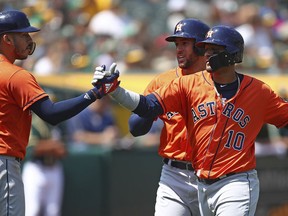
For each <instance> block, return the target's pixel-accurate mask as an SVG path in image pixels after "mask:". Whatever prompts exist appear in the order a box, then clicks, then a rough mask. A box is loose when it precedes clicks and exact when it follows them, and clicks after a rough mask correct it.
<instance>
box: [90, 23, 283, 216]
mask: <svg viewBox="0 0 288 216" xmlns="http://www.w3.org/2000/svg"><path fill="white" fill-rule="evenodd" d="M196 47H203V48H204V49H205V54H204V55H205V57H206V61H207V62H206V70H205V71H200V72H198V73H195V74H192V75H187V76H182V77H179V78H177V79H175V80H173V81H172V82H171V83H170V84H168V85H167V86H164V87H161V88H159V89H157V90H156V91H155V92H153V93H151V94H149V95H147V96H143V95H139V94H137V93H135V92H132V91H129V90H126V89H123V88H121V87H118V88H116V90H115V91H113V92H112V93H111V94H110V95H111V97H113V98H114V99H115V100H116V101H118V103H120V104H122V106H124V107H126V108H127V109H128V110H131V111H133V112H134V113H136V114H138V115H140V116H143V117H147V116H150V117H151V118H155V117H157V116H158V115H162V114H163V113H166V112H167V111H168V110H169V111H175V112H179V113H180V114H181V116H182V117H183V119H184V120H185V124H186V127H187V132H188V140H189V142H190V144H191V145H192V157H191V158H192V165H193V167H194V169H195V172H196V175H197V179H198V180H197V182H198V198H199V205H200V212H201V215H203V216H212V215H218V216H230V215H234V216H243V215H245V216H252V215H254V214H255V212H256V206H257V202H258V198H259V180H258V176H257V171H256V159H255V139H256V137H257V134H258V133H259V131H260V129H261V128H262V126H263V124H265V123H269V124H273V125H275V126H276V127H278V128H282V127H287V124H288V103H287V102H286V101H284V100H283V99H282V98H281V97H279V96H278V95H277V94H276V93H275V92H274V91H273V90H272V89H271V88H270V87H269V86H268V85H267V84H265V83H263V82H262V81H260V80H258V79H256V78H253V77H251V76H248V75H245V74H241V73H239V72H237V71H236V68H235V65H236V64H237V63H241V62H242V58H243V50H244V41H243V38H242V36H241V34H240V33H239V32H237V31H236V30H235V29H234V28H231V27H228V26H222V25H219V26H214V27H213V28H211V29H210V30H209V32H208V33H207V35H206V39H205V40H204V41H202V42H198V43H196ZM104 75H105V71H103V70H102V71H101V70H99V71H95V73H94V76H97V77H98V78H99V79H100V78H101V76H104ZM99 79H98V80H99ZM98 82H100V81H98ZM174 136H177V134H174Z"/></svg>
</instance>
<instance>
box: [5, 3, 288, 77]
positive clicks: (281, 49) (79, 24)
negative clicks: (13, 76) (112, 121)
mask: <svg viewBox="0 0 288 216" xmlns="http://www.w3.org/2000/svg"><path fill="white" fill-rule="evenodd" d="M7 8H16V9H21V10H23V11H24V12H25V13H27V14H28V16H29V19H30V20H31V24H32V25H34V26H38V27H40V28H41V31H40V33H37V34H35V35H34V38H35V40H36V41H37V49H36V52H35V54H34V55H33V56H31V57H30V58H29V59H28V60H27V61H25V62H23V63H22V62H21V63H22V64H25V65H24V67H25V68H27V69H29V70H31V71H33V72H35V73H36V74H39V75H47V74H55V73H65V72H73V71H81V72H91V71H93V69H94V68H95V66H96V65H102V64H108V65H109V64H110V63H111V62H113V61H117V62H118V67H119V69H120V70H121V72H122V73H132V72H133V73H135V72H162V71H163V70H166V69H168V68H171V67H172V66H174V65H176V62H175V55H174V48H173V46H172V45H169V44H168V43H167V42H165V40H164V38H165V37H166V36H167V35H168V34H170V33H171V32H173V29H174V26H175V24H176V23H177V22H178V21H179V20H181V19H183V18H185V17H193V18H199V19H201V20H202V21H204V22H206V23H207V24H209V25H210V26H213V25H215V24H227V25H232V26H234V27H236V28H237V29H238V30H239V31H240V33H241V34H242V35H243V37H244V40H245V44H246V48H245V59H244V62H243V64H241V67H242V69H243V70H247V72H249V73H259V72H260V73H268V74H282V73H285V71H286V70H287V69H288V49H287V48H288V2H287V1H285V0H254V1H252V0H249V1H248V0H237V1H236V0H145V1H143V0H133V1H132V0H78V1H74V0H23V1H19V0H11V1H6V2H5V3H3V2H2V1H0V9H1V10H4V9H7Z"/></svg>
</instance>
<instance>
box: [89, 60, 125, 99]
mask: <svg viewBox="0 0 288 216" xmlns="http://www.w3.org/2000/svg"><path fill="white" fill-rule="evenodd" d="M116 66H117V64H116V63H113V64H112V65H111V66H110V69H109V71H105V65H103V66H101V67H96V68H95V72H94V77H93V80H92V82H91V83H92V84H93V85H94V87H95V88H94V89H93V92H94V94H95V95H96V98H97V99H100V98H102V97H103V96H105V95H107V94H109V93H110V92H113V91H114V90H115V89H116V88H117V87H118V86H119V84H120V81H118V77H119V71H118V70H116ZM95 81H96V82H95Z"/></svg>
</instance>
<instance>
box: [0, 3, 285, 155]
mask: <svg viewBox="0 0 288 216" xmlns="http://www.w3.org/2000/svg"><path fill="white" fill-rule="evenodd" d="M11 8H15V9H21V10H22V11H24V12H25V13H26V14H28V16H29V20H30V22H31V25H33V26H37V27H39V28H41V31H40V32H38V33H36V34H32V37H33V39H34V40H35V41H36V43H37V49H36V51H35V53H34V54H33V55H32V56H30V57H29V58H28V59H27V60H25V61H21V62H18V64H21V66H23V67H24V68H26V69H28V70H30V71H32V72H33V73H35V74H36V75H39V76H41V75H42V76H45V75H50V74H63V73H67V72H70V73H71V72H72V73H73V72H87V73H92V72H93V71H94V68H95V67H96V66H98V65H102V64H106V65H110V64H111V63H112V62H114V61H116V62H117V64H118V68H119V70H120V71H121V73H137V72H142V73H143V72H144V73H158V72H159V73H160V72H163V71H165V70H168V69H170V68H172V67H174V66H176V65H177V62H176V58H175V47H174V45H173V43H167V42H166V41H165V38H166V37H167V35H170V34H171V33H172V32H173V31H174V26H175V24H176V23H177V22H178V21H179V20H181V19H183V18H186V17H192V18H198V19H200V20H202V21H204V22H206V23H207V24H209V25H210V26H213V25H218V24H225V25H230V26H234V27H235V28H237V30H238V31H239V32H240V33H241V34H242V35H243V38H244V41H245V46H246V47H245V54H244V61H243V63H242V64H240V65H239V67H241V72H244V73H245V72H247V73H251V74H253V73H266V74H271V75H272V74H285V72H286V70H288V2H287V1H285V0H254V1H252V0H237V1H236V0H78V1H74V0H23V1H19V0H11V1H6V2H3V1H0V9H1V10H4V9H11ZM110 106H111V105H110ZM95 109H96V108H95ZM95 109H94V108H93V109H89V110H95ZM89 110H87V112H88V111H89ZM102 110H103V109H102ZM90 112H91V113H93V112H94V111H93V112H92V111H90ZM102 112H103V111H102ZM107 112H109V109H108V108H107V109H105V115H103V114H99V113H98V114H97V113H94V114H93V116H94V117H93V118H97V119H98V120H97V121H98V122H101V124H99V125H93V124H92V123H91V124H90V125H89V124H88V123H87V121H86V120H85V118H87V117H85V115H86V116H87V114H85V113H82V114H81V115H79V116H76V117H75V119H74V120H73V121H74V122H69V124H68V125H69V126H71V127H72V125H76V128H78V129H77V131H76V130H75V129H74V131H75V133H72V132H71V131H72V129H71V128H70V129H71V130H70V132H69V133H70V135H69V136H70V137H69V140H72V142H73V143H81V142H82V143H83V142H84V141H85V142H87V143H89V142H88V141H87V140H88V139H93V140H95V139H96V138H95V137H97V136H98V137H97V139H99V140H101V142H99V143H100V144H101V143H102V144H103V142H104V141H105V140H106V139H108V138H109V140H110V141H111V142H112V141H113V143H117V142H119V139H120V140H121V143H122V146H125V147H127V148H129V147H130V146H132V145H133V144H135V143H136V145H140V146H141V145H144V146H153V145H157V143H158V141H159V131H160V130H161V124H160V126H159V125H158V126H157V124H155V125H156V126H155V128H156V129H154V130H152V131H151V133H150V134H149V135H146V136H144V137H139V138H136V139H131V137H129V136H126V135H124V136H125V137H123V134H120V135H119V132H117V128H116V129H115V128H114V127H115V125H114V124H115V122H113V121H114V120H113V118H114V117H113V116H112V117H111V118H110V117H109V115H112V114H107ZM81 118H82V119H83V118H84V122H86V125H83V123H81V121H83V120H81ZM100 119H101V120H100ZM80 126H83V127H80ZM106 126H107V128H106ZM88 129H89V130H88ZM111 130H113V136H109V137H108V138H107V137H106V138H105V137H104V135H105V134H110V135H111ZM105 131H109V132H107V133H105ZM91 132H93V133H94V134H92V135H93V136H92V135H91ZM96 132H97V133H98V134H100V135H98V134H97V133H96ZM157 132H158V133H157ZM69 133H68V134H69ZM283 134H284V135H285V137H288V135H287V136H286V134H288V133H283ZM284 135H283V136H284ZM148 136H150V137H148ZM264 137H265V136H264ZM266 137H267V136H266ZM266 141H267V139H266ZM266 141H263V139H262V138H261V137H260V139H259V142H258V143H265V142H266ZM285 142H286V141H285ZM269 143H271V141H269ZM275 143H276V142H275ZM281 143H282V144H283V141H281ZM278 146H279V145H278ZM280 146H282V147H283V146H284V148H282V147H281V149H280V151H281V152H283V153H285V152H286V148H287V147H286V144H284V145H280ZM287 146H288V144H287ZM260 151H261V152H262V153H263V152H265V151H266V150H265V149H263V150H262V149H260ZM261 152H260V153H261ZM268 152H271V150H269V149H268Z"/></svg>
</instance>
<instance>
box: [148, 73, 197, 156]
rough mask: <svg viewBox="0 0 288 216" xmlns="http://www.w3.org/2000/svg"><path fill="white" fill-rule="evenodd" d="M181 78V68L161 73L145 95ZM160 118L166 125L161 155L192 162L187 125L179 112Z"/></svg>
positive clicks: (159, 149)
mask: <svg viewBox="0 0 288 216" xmlns="http://www.w3.org/2000/svg"><path fill="white" fill-rule="evenodd" d="M181 76H183V73H182V69H181V68H179V67H177V68H176V69H172V70H169V71H166V72H165V73H161V74H159V75H157V76H156V77H155V78H154V79H153V80H152V81H151V82H150V83H149V85H148V86H147V88H146V89H145V92H144V94H146V95H147V94H149V93H151V92H153V91H155V90H157V89H158V88H160V87H162V86H165V85H166V84H168V83H170V82H171V81H172V80H174V79H176V78H178V77H181ZM159 117H160V119H161V120H162V121H163V123H164V126H163V128H162V131H161V135H160V145H159V148H158V153H159V155H160V156H162V157H164V158H170V159H176V160H183V161H189V162H190V161H191V154H192V153H191V145H190V144H189V143H188V142H187V132H186V125H185V121H183V118H182V116H181V115H180V114H179V113H178V112H169V111H167V112H166V113H165V114H164V115H162V116H159Z"/></svg>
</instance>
